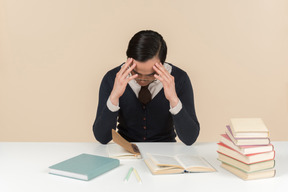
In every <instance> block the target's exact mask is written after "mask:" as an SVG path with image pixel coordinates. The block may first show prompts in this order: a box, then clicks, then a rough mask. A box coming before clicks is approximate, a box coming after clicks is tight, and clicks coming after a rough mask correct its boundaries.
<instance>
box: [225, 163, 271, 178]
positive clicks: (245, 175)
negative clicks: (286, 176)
mask: <svg viewBox="0 0 288 192" xmlns="http://www.w3.org/2000/svg"><path fill="white" fill-rule="evenodd" d="M221 167H223V168H224V169H226V170H228V171H230V172H231V173H233V174H234V175H236V176H238V177H240V178H241V179H243V180H253V179H264V178H271V177H274V176H275V174H276V170H275V169H266V170H262V171H255V172H251V173H247V172H245V171H242V170H240V169H237V168H236V167H233V166H231V165H228V164H226V163H222V164H221Z"/></svg>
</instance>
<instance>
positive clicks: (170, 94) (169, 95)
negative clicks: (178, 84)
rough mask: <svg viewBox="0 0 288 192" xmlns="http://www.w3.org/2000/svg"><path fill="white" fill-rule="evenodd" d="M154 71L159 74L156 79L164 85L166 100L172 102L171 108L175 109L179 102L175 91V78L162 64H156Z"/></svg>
mask: <svg viewBox="0 0 288 192" xmlns="http://www.w3.org/2000/svg"><path fill="white" fill-rule="evenodd" d="M153 69H154V70H155V71H156V73H157V74H155V75H154V77H155V78H156V79H158V80H159V81H161V83H162V84H163V88H164V94H165V97H166V99H167V100H168V101H169V102H170V106H171V107H172V108H173V107H175V106H176V105H177V104H178V102H179V98H178V96H177V93H176V89H175V82H174V77H173V76H172V75H171V74H170V73H169V72H168V71H167V70H166V69H165V68H164V66H163V65H162V64H161V63H156V64H155V65H154V66H153Z"/></svg>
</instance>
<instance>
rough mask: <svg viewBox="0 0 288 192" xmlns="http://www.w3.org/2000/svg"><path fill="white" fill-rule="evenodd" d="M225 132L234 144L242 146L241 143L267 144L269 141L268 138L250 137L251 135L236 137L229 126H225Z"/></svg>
mask: <svg viewBox="0 0 288 192" xmlns="http://www.w3.org/2000/svg"><path fill="white" fill-rule="evenodd" d="M226 134H227V135H228V136H229V138H230V139H231V141H233V143H234V144H235V145H238V146H242V145H268V144H269V143H270V139H269V138H268V137H267V138H252V137H247V138H236V137H234V135H233V134H232V131H231V129H230V126H228V125H227V126H226Z"/></svg>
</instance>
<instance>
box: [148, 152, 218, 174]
mask: <svg viewBox="0 0 288 192" xmlns="http://www.w3.org/2000/svg"><path fill="white" fill-rule="evenodd" d="M145 163H146V165H147V166H148V168H149V169H150V171H151V172H152V174H155V175H158V174H172V173H192V172H214V171H216V170H215V169H214V168H213V167H212V166H211V165H210V164H209V163H208V162H207V161H206V160H205V159H204V158H203V157H199V156H193V155H186V154H183V155H176V156H164V155H156V154H153V155H152V154H149V153H147V158H146V159H145Z"/></svg>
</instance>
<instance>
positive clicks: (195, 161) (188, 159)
mask: <svg viewBox="0 0 288 192" xmlns="http://www.w3.org/2000/svg"><path fill="white" fill-rule="evenodd" d="M175 159H177V160H178V161H179V162H180V164H181V165H182V167H184V168H185V169H188V168H191V167H203V168H204V167H207V168H210V167H211V165H210V164H209V163H208V162H207V161H206V160H205V159H204V158H203V157H199V156H193V155H185V154H183V155H177V156H176V157H175Z"/></svg>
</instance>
